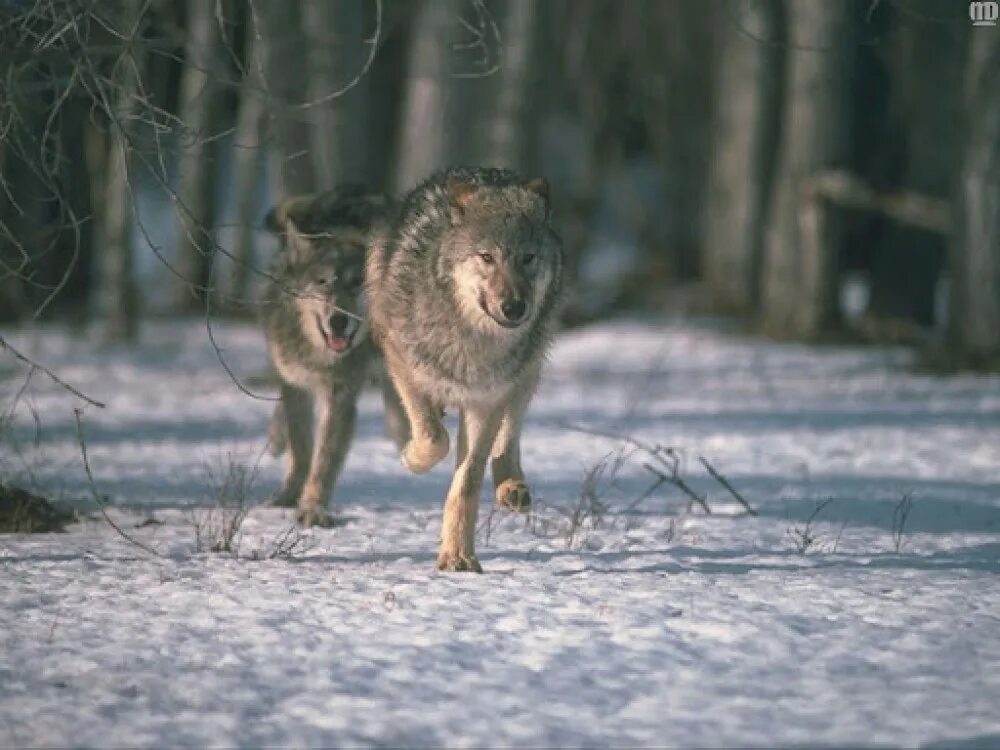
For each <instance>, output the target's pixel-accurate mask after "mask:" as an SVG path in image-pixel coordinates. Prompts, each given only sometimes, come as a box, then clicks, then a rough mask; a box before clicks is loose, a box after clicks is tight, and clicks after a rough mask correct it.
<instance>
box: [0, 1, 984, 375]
mask: <svg viewBox="0 0 1000 750" xmlns="http://www.w3.org/2000/svg"><path fill="white" fill-rule="evenodd" d="M989 5H990V4H985V3H984V4H980V3H972V4H971V6H977V7H978V6H983V7H982V8H980V9H979V11H975V9H972V10H973V11H974V12H981V13H988V12H989V8H988V7H986V6H989ZM971 6H970V3H967V2H963V1H962V0H628V1H627V2H620V1H617V0H423V1H421V0H186V2H185V1H184V0H0V178H2V179H0V187H2V189H0V323H3V324H6V325H11V324H16V323H23V322H27V321H31V320H35V319H43V320H45V319H49V320H53V321H64V322H65V323H66V324H67V325H73V326H82V325H84V324H86V325H94V326H98V327H99V330H100V331H101V332H102V335H103V336H104V337H105V338H106V339H108V340H109V341H119V342H121V341H126V342H127V341H134V340H136V338H137V337H139V336H140V334H141V321H142V319H143V318H144V317H148V316H154V315H155V316H167V315H181V314H205V311H206V305H207V306H208V309H209V310H210V311H211V313H212V314H220V315H222V314H227V315H246V314H248V313H249V312H252V310H253V307H254V304H253V300H254V297H255V294H256V289H257V287H258V286H259V281H260V280H261V278H262V276H263V275H264V274H265V273H266V269H267V267H268V265H269V263H270V261H271V255H272V253H273V252H274V247H275V245H274V240H273V238H270V237H268V236H267V235H266V233H264V232H263V231H262V230H261V219H262V216H263V215H264V213H265V212H266V210H267V209H268V207H269V206H270V205H272V204H273V203H274V202H275V201H277V200H278V199H280V197H282V196H285V195H288V194H293V193H302V192H310V191H314V190H322V189H325V188H328V187H332V186H333V185H334V184H336V183H338V182H343V181H352V182H361V183H365V184H366V185H368V186H370V187H372V188H376V189H382V190H385V191H386V192H388V193H391V194H394V195H400V194H402V193H403V192H405V191H406V190H408V189H409V188H411V187H413V186H414V185H416V184H417V183H418V182H420V181H421V180H422V179H423V178H424V177H426V176H427V175H428V174H429V173H430V172H431V171H433V170H434V169H436V168H439V167H443V166H446V165H450V164H458V163H475V164H483V165H498V166H510V167H514V168H516V169H518V170H519V171H521V172H522V173H523V174H524V175H525V176H534V175H545V176H547V177H548V178H549V180H550V181H551V183H552V189H553V201H554V209H555V216H556V221H557V224H558V226H559V228H560V230H561V232H562V234H563V236H564V239H565V241H566V248H567V253H568V257H569V260H570V266H571V268H572V270H573V274H574V285H573V288H574V294H573V296H572V302H571V304H570V307H569V309H568V311H567V317H568V318H569V320H570V321H571V322H572V321H584V320H590V319H595V318H599V317H602V316H606V315H609V314H612V313H614V312H616V311H619V310H621V309H623V308H627V309H640V310H654V311H673V312H678V311H679V312H684V313H696V314H701V313H713V314H725V315H729V316H734V317H736V318H738V319H740V320H742V321H745V322H746V324H747V327H748V328H749V329H752V330H755V331H759V332H762V333H765V334H767V335H772V336H776V337H781V338H794V339H803V340H815V339H819V338H824V337H830V336H850V337H854V338H865V339H870V340H875V341H891V342H904V343H912V344H918V345H920V346H921V347H922V348H923V349H925V350H926V349H928V348H932V349H933V350H934V351H936V352H938V356H939V358H940V359H941V361H943V362H946V363H948V364H950V365H953V366H996V365H997V363H998V362H1000V82H998V80H997V77H998V73H1000V29H998V28H991V27H984V28H978V27H974V26H973V23H972V20H971V19H970V9H971ZM983 8H985V10H984V9H983ZM973 14H974V13H973Z"/></svg>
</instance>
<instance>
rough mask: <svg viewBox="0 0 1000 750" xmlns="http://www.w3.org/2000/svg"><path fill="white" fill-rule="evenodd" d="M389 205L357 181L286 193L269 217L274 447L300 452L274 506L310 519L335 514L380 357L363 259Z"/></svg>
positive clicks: (266, 314)
mask: <svg viewBox="0 0 1000 750" xmlns="http://www.w3.org/2000/svg"><path fill="white" fill-rule="evenodd" d="M387 205H388V202H387V200H386V199H385V197H384V196H381V195H376V194H370V193H366V192H365V191H364V190H362V189H361V188H359V187H357V186H349V185H348V186H342V187H340V188H337V189H336V190H331V191H329V192H326V193H322V194H318V195H305V196H296V197H294V198H289V199H286V200H285V201H283V202H282V203H281V204H279V205H278V206H276V207H275V208H273V209H272V210H271V212H270V213H269V214H268V216H267V219H266V220H265V222H266V225H267V226H268V228H269V229H271V230H272V231H274V232H275V233H277V234H278V235H279V237H280V238H281V245H282V252H281V254H280V256H279V259H278V262H277V264H276V267H275V270H274V276H273V279H272V282H271V284H270V286H269V289H268V291H267V296H266V299H265V302H264V305H263V307H262V323H263V325H264V330H265V333H266V335H267V343H268V352H269V354H270V356H271V361H272V363H273V364H274V368H275V370H276V371H277V373H278V376H279V377H280V379H281V401H280V402H279V403H278V405H277V407H276V408H275V411H274V417H273V418H272V420H271V447H272V450H273V451H274V453H275V455H279V454H280V453H282V452H284V450H285V449H286V448H288V449H290V454H291V455H290V457H289V461H288V469H287V472H286V475H285V483H284V486H283V487H282V490H281V492H280V493H279V495H278V497H277V499H276V500H275V504H277V505H286V506H297V507H298V518H299V520H300V522H301V523H302V524H303V525H306V526H308V525H311V524H319V523H323V522H325V521H326V520H327V518H326V513H325V508H326V505H327V502H328V500H329V497H330V494H331V492H332V490H333V485H334V483H335V482H336V480H337V476H338V475H339V474H340V470H341V468H342V467H343V464H344V460H345V458H346V457H347V452H348V450H349V448H350V445H351V440H352V438H353V435H354V423H355V418H356V413H357V399H358V395H359V393H360V391H361V389H362V387H363V386H364V383H365V380H366V377H367V373H368V370H369V366H370V364H371V362H372V360H373V358H374V356H375V348H374V346H373V345H372V343H371V340H370V337H369V335H368V326H367V323H366V322H365V309H364V308H365V304H364V287H363V281H364V263H365V253H366V250H367V245H368V240H369V232H370V229H371V227H372V224H373V222H375V221H376V220H377V218H378V217H379V216H380V215H382V214H383V213H384V212H385V211H386V209H387ZM314 412H315V417H316V419H315V425H313V416H314ZM399 440H400V441H401V440H403V438H399Z"/></svg>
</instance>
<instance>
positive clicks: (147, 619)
mask: <svg viewBox="0 0 1000 750" xmlns="http://www.w3.org/2000/svg"><path fill="white" fill-rule="evenodd" d="M6 335H7V336H8V338H9V339H10V341H11V342H12V343H13V344H14V345H16V346H18V347H20V348H22V349H23V350H24V351H26V352H28V353H30V354H31V355H32V356H34V357H36V358H37V359H38V360H39V361H42V362H44V363H46V364H47V365H49V366H51V367H52V368H53V369H55V370H56V371H57V372H58V373H59V374H60V375H61V376H62V377H63V378H65V379H66V380H68V381H69V382H71V383H73V384H74V385H76V386H77V387H79V388H81V389H82V390H83V391H85V392H86V393H87V394H88V395H90V396H92V397H94V398H96V399H100V400H103V401H106V402H107V408H106V409H103V410H98V409H94V408H92V407H88V408H86V409H85V411H84V415H83V426H84V430H85V435H86V444H87V448H88V452H89V458H90V462H91V465H92V469H93V474H94V480H95V485H96V489H97V490H98V491H99V492H100V493H102V494H106V495H108V496H109V498H110V501H111V503H113V505H114V508H113V509H112V510H111V513H112V517H113V519H114V520H115V521H116V522H117V523H118V524H119V525H120V526H121V527H122V528H123V529H124V530H126V531H127V532H128V533H130V534H132V535H134V536H135V537H136V538H137V539H138V540H140V541H141V542H142V543H143V544H146V545H148V546H150V547H151V548H153V549H155V550H156V551H158V553H159V554H160V556H153V555H150V554H147V553H146V552H144V551H143V550H142V549H140V548H139V547H137V546H136V545H133V544H130V543H129V542H127V541H125V540H123V539H122V538H121V537H119V536H118V535H117V534H116V532H115V531H114V530H113V529H112V528H111V527H110V525H109V524H108V523H107V522H105V521H104V520H102V519H101V518H100V516H99V515H97V514H96V513H93V511H94V505H93V503H92V502H91V501H88V497H89V496H90V492H91V489H90V487H89V485H88V482H87V479H86V476H85V473H84V471H83V467H82V463H81V457H80V450H79V445H78V443H77V438H76V432H75V425H74V419H73V407H74V406H78V405H79V402H77V401H75V400H74V399H73V398H72V397H71V396H69V395H68V394H66V393H65V392H64V391H62V390H61V389H59V388H58V387H56V386H54V385H52V384H51V383H49V382H47V381H46V380H45V378H44V377H43V376H42V375H41V374H36V375H35V376H34V378H33V379H32V383H31V386H30V388H29V390H28V391H27V393H26V394H25V396H24V398H23V399H22V401H21V404H20V406H19V407H18V410H17V412H16V414H15V418H14V424H13V429H12V430H11V431H10V434H9V435H8V439H7V441H6V442H5V443H3V447H2V453H0V470H2V472H3V474H4V475H5V476H7V477H10V476H11V475H14V476H15V478H16V479H18V480H19V481H20V482H21V483H22V484H25V485H29V486H30V485H32V484H34V486H35V487H37V488H40V489H41V490H43V491H44V493H45V494H46V495H48V496H50V497H56V498H61V499H64V500H66V501H68V502H73V503H74V504H76V505H77V506H78V507H81V508H84V509H85V510H86V511H87V512H88V513H90V514H91V517H90V518H89V519H88V520H84V521H83V522H81V523H79V524H76V525H74V526H72V527H71V528H70V530H69V532H68V533H65V534H53V535H41V536H4V537H0V601H2V603H3V604H2V607H0V746H2V747H10V746H48V747H52V746H101V747H107V746H130V747H135V746H147V747H152V746H157V747H158V746H165V745H170V746H178V745H196V746H208V745H214V746H220V745H225V746H262V745H270V746H292V745H296V746H306V745H309V746H317V745H323V746H331V745H338V746H344V745H366V746H399V745H403V746H444V745H447V746H457V747H486V746H489V747H499V746H531V747H542V746H554V745H577V746H578V745H601V746H619V747H620V746H651V745H657V746H713V747H718V746H734V745H736V746H760V747H777V746H809V745H838V746H843V745H853V746H872V745H888V746H899V745H905V746H944V747H1000V575H998V573H1000V379H998V378H995V377H994V378H989V377H973V376H963V377H957V378H947V379H939V378H931V377H924V376H920V375H915V374H912V373H911V372H909V371H907V370H906V368H905V365H906V356H905V355H904V354H903V353H901V352H899V351H893V350H890V351H885V350H877V349H864V350H862V349H851V348H841V347H825V348H820V349H816V348H807V347H802V346H795V345H780V344H771V343H762V342H759V341H752V340H748V339H742V338H739V337H735V336H730V335H727V334H725V333H723V332H721V331H720V330H719V329H718V328H713V327H710V326H707V325H699V324H696V323H691V322H688V323H671V322H663V321H659V322H635V321H633V322H618V323H610V324H604V325H600V326H595V327H592V328H588V329H584V330H580V331H576V332H572V333H569V334H566V335H564V336H563V337H561V338H560V340H559V342H558V345H557V346H556V347H555V350H554V352H553V355H552V358H551V364H550V367H549V368H548V370H547V373H546V377H545V380H544V384H543V386H542V388H541V391H540V393H539V394H538V397H537V398H536V400H535V402H534V404H533V406H532V409H531V411H530V412H529V419H528V423H527V427H526V434H525V445H524V449H525V463H526V467H527V469H528V470H529V472H530V477H529V478H530V479H532V484H533V487H534V494H535V498H536V511H535V513H534V515H533V516H532V517H530V518H527V519H526V518H525V517H523V516H513V515H508V514H500V513H492V514H491V513H489V512H488V509H489V507H490V506H489V505H488V504H486V503H484V506H483V509H484V512H483V514H482V515H481V520H482V529H481V533H480V537H479V542H478V544H479V552H480V559H481V560H482V562H483V565H484V567H485V569H486V573H485V574H484V575H481V576H476V575H472V574H440V573H437V572H436V571H435V570H434V569H433V562H434V555H435V549H436V541H437V540H436V537H437V530H438V523H439V507H440V504H441V499H442V498H443V494H444V490H445V487H446V485H447V481H448V469H447V467H440V468H438V469H436V470H434V471H433V472H432V473H431V474H429V475H427V476H424V477H412V476H409V475H408V474H407V473H406V472H405V470H404V469H403V468H402V467H401V466H400V465H399V461H398V458H397V456H396V455H395V454H394V452H393V450H392V447H391V445H390V443H389V441H388V440H387V439H386V438H385V437H384V436H383V431H382V426H381V414H380V407H379V403H378V400H377V398H376V396H375V395H374V394H370V395H366V396H365V398H364V400H363V403H362V416H361V420H360V425H359V433H358V437H357V440H356V442H355V446H354V450H353V453H352V455H351V457H350V460H349V463H348V466H347V469H346V471H345V473H344V476H343V478H342V481H341V483H340V486H339V487H338V490H337V494H336V497H335V504H336V506H337V507H338V508H339V509H340V512H341V515H342V517H343V518H344V519H345V523H344V525H342V526H339V527H337V528H335V529H328V530H327V529H321V530H313V531H310V532H308V533H307V534H305V535H304V537H303V538H302V539H301V540H298V541H299V542H300V544H299V545H298V546H297V548H296V549H294V550H292V554H291V556H289V557H276V558H272V559H255V558H262V557H264V558H266V557H267V556H268V554H269V553H270V552H272V551H273V550H274V548H275V544H276V540H278V539H279V538H280V536H281V535H282V534H283V533H284V531H285V530H287V529H288V528H289V524H290V520H291V519H290V514H289V512H287V511H283V510H279V509H274V508H269V507H267V506H266V501H267V498H268V496H269V495H270V494H272V493H273V492H275V491H276V490H277V488H278V483H279V479H280V475H281V466H280V464H279V463H278V462H277V461H275V460H273V459H271V458H270V457H268V456H263V457H262V452H263V444H264V434H265V428H266V423H267V419H268V415H269V411H270V408H271V404H270V403H269V402H267V401H261V400H254V399H252V398H250V397H248V396H246V395H244V394H243V393H241V392H240V391H239V390H238V389H237V388H236V387H235V386H234V385H233V383H232V381H231V380H230V379H229V377H228V376H227V374H226V373H225V371H224V370H223V368H222V367H221V366H220V365H219V363H218V360H217V358H216V355H215V352H214V351H213V349H212V347H211V346H210V344H209V342H208V338H207V336H206V332H205V329H204V326H203V324H200V323H198V322H191V323H188V324H184V325H168V324H150V325H149V326H148V327H147V329H146V331H145V342H144V345H143V346H142V347H141V348H140V349H138V350H136V351H127V350H119V349H108V348H99V347H95V345H93V344H92V343H90V341H89V340H88V339H87V338H86V337H85V336H82V335H70V334H66V333H56V332H51V331H41V332H36V333H34V334H27V333H17V332H10V333H8V334H6ZM216 335H217V338H218V340H219V343H220V345H221V346H222V348H223V349H224V354H225V357H226V360H227V362H228V363H229V364H230V366H231V367H232V369H233V370H234V371H235V372H236V373H237V374H238V375H239V376H240V377H241V378H245V379H248V381H249V382H250V383H251V387H253V388H255V389H259V390H260V391H261V392H262V393H264V394H265V395H270V394H273V389H271V388H269V387H268V386H266V385H261V384H260V382H259V381H260V378H259V376H260V374H261V373H263V371H264V360H263V346H262V341H261V339H260V336H259V335H258V333H257V332H256V331H255V330H253V329H252V328H249V327H245V326H239V325H233V324H225V325H223V324H219V325H218V326H217V330H216ZM22 381H23V370H17V369H16V368H15V367H14V366H13V362H12V361H11V360H9V359H4V360H0V398H2V399H4V400H6V401H8V403H9V399H10V397H11V396H12V395H13V394H14V392H15V391H16V390H17V389H18V388H19V387H20V385H21V383H22ZM32 413H35V414H37V417H38V422H37V423H36V421H35V419H34V418H33V416H32ZM39 425H40V426H39ZM575 427H582V428H585V429H587V430H591V431H597V432H606V433H617V434H627V435H630V436H633V437H635V438H639V439H642V440H646V441H650V442H654V443H662V444H664V445H669V446H673V447H675V448H676V449H677V450H678V451H679V452H680V455H681V456H682V458H683V461H682V464H681V467H680V476H681V477H682V478H683V479H684V480H685V481H686V482H688V483H689V484H690V486H691V487H693V488H694V490H695V491H697V492H699V493H707V498H708V503H709V505H710V507H711V508H712V509H713V511H714V512H713V514H712V515H710V516H707V515H705V514H704V513H702V512H701V511H700V510H698V509H697V508H695V509H694V510H689V509H688V503H687V500H686V499H685V498H684V496H683V495H682V493H681V492H680V490H678V489H677V488H676V487H673V486H669V485H666V486H663V487H661V488H659V489H658V490H657V491H656V492H655V493H653V494H652V495H651V496H650V497H649V498H647V499H646V500H644V501H643V502H641V503H639V504H638V505H637V506H636V507H635V508H634V509H632V510H631V511H628V512H626V509H627V508H628V507H629V506H630V505H632V504H633V501H634V500H635V499H636V498H637V497H638V496H639V495H640V494H641V493H642V491H643V490H644V489H645V488H646V487H647V486H648V485H649V483H650V480H651V478H652V477H651V475H650V474H649V473H648V472H647V471H646V470H645V469H644V468H643V466H642V463H643V461H644V460H645V457H644V456H642V455H641V454H634V455H632V456H631V457H630V459H629V460H628V461H627V462H626V463H624V464H623V465H622V466H620V467H618V471H617V472H616V471H615V468H616V467H615V465H614V463H613V460H612V462H610V463H607V464H606V470H605V473H604V474H603V475H602V477H603V478H602V479H601V481H599V482H598V483H597V488H596V494H597V495H598V496H599V503H600V504H603V505H605V506H607V507H606V508H604V509H603V510H601V509H597V512H596V513H595V514H586V513H585V514H584V515H585V516H586V517H585V518H584V520H583V522H582V523H581V524H579V527H578V528H575V529H573V528H572V527H573V521H572V518H573V512H574V509H577V508H581V509H582V510H587V509H588V506H587V505H586V504H584V505H583V506H581V504H580V496H581V485H582V482H583V479H584V476H585V474H586V472H587V471H588V470H589V469H591V468H592V467H594V466H595V465H597V464H598V463H599V462H601V460H602V459H604V458H605V457H607V456H608V455H609V454H612V459H613V458H614V453H615V452H616V451H618V450H619V449H620V448H621V441H618V440H615V439H612V438H608V437H601V436H597V435H594V434H589V433H587V432H584V431H581V430H579V429H575ZM699 456H705V457H706V458H708V459H709V460H710V461H711V462H712V464H713V465H714V466H716V467H717V468H718V469H719V470H720V471H721V472H722V473H723V474H724V475H725V476H726V477H727V478H728V479H729V480H730V481H731V482H732V483H733V484H734V485H735V487H736V488H737V490H738V491H740V492H741V493H742V494H743V495H744V496H745V497H746V498H747V499H748V500H749V501H750V502H751V503H752V504H753V506H754V507H755V508H757V509H758V511H759V515H758V516H756V517H752V516H749V515H746V514H744V513H742V511H741V508H740V506H739V505H738V504H737V503H736V502H734V500H733V499H732V498H731V497H730V496H729V495H728V494H727V492H726V491H725V490H724V489H723V488H722V487H721V486H720V485H719V484H718V483H716V482H715V481H714V480H712V478H711V477H709V476H708V475H707V474H706V473H705V470H704V469H703V467H702V465H701V464H700V463H699V461H698V457H699ZM230 462H235V463H236V464H242V465H245V466H248V467H251V473H252V467H254V466H257V467H258V469H259V471H258V472H257V474H256V477H255V481H254V482H253V483H252V486H251V487H250V491H249V498H250V502H252V503H253V504H254V505H255V507H254V508H253V509H252V510H251V512H250V515H249V517H248V518H247V520H246V521H245V522H244V525H243V528H242V532H243V534H242V538H241V539H240V540H239V555H238V556H234V555H232V554H213V553H206V552H198V551H197V549H196V547H195V533H194V530H193V523H194V521H196V520H200V521H201V522H204V521H205V519H206V517H207V514H208V510H207V509H208V508H210V507H211V506H212V503H213V500H212V499H211V498H212V486H213V482H214V483H217V482H218V480H219V477H220V475H224V474H225V473H226V470H227V467H228V466H229V464H230ZM907 495H908V496H910V497H911V498H912V510H911V512H910V513H909V515H908V516H907V517H906V519H905V523H904V524H903V529H902V532H901V533H898V528H899V523H898V518H899V515H900V514H899V513H898V512H896V513H895V516H896V519H897V522H896V523H895V524H894V511H897V508H899V507H901V506H900V505H899V504H900V501H901V499H902V498H903V497H904V496H907ZM828 499H829V502H828V503H826V504H825V505H823V506H822V507H820V506H821V504H822V503H824V502H825V501H827V500H828ZM817 508H819V510H818V512H817ZM813 514H815V516H814V518H813V519H812V521H811V522H810V521H809V519H810V516H811V515H813ZM595 515H596V517H595ZM894 525H895V528H896V530H897V533H896V534H894V533H893V529H894ZM571 532H573V533H572V534H571ZM803 540H807V541H808V543H807V541H803ZM803 547H805V549H804V550H802V549H801V548H803Z"/></svg>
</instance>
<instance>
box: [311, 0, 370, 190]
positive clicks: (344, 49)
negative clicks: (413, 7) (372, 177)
mask: <svg viewBox="0 0 1000 750" xmlns="http://www.w3.org/2000/svg"><path fill="white" fill-rule="evenodd" d="M302 22H303V35H304V37H305V39H306V44H307V49H308V65H307V70H308V71H309V76H308V77H309V86H308V98H309V101H310V102H314V105H313V106H312V107H311V108H310V109H309V113H310V116H311V120H312V144H313V154H314V157H315V159H316V174H317V180H318V186H319V187H323V188H330V187H333V186H334V185H335V184H336V183H339V182H360V183H365V182H367V180H368V177H369V174H368V172H367V167H368V160H367V155H366V149H367V145H368V144H367V139H366V133H367V120H368V90H369V83H368V77H367V75H366V76H364V77H362V78H360V79H359V80H357V81H354V79H355V78H356V77H357V76H358V75H360V73H361V71H362V70H363V69H364V66H365V62H366V60H367V59H368V56H369V54H370V46H369V45H368V44H365V36H366V34H365V8H364V4H363V3H359V2H356V0H302ZM345 89H346V90H345ZM338 92H341V93H338ZM333 94H337V96H335V97H333V98H330V97H331V96H332V95H333Z"/></svg>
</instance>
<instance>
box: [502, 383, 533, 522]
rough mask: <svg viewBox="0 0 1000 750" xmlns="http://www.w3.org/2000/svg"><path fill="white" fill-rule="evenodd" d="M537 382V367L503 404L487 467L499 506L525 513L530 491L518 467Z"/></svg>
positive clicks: (529, 504) (529, 501)
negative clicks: (489, 470)
mask: <svg viewBox="0 0 1000 750" xmlns="http://www.w3.org/2000/svg"><path fill="white" fill-rule="evenodd" d="M537 384H538V371H537V370H536V371H535V372H533V373H532V374H531V375H530V376H529V377H528V378H525V379H524V380H522V381H521V382H520V383H519V384H518V385H517V387H516V388H514V389H513V391H512V392H511V395H510V399H509V400H508V401H507V403H506V404H505V405H504V410H503V417H502V418H501V421H500V429H499V431H498V432H497V436H496V440H495V441H494V442H493V451H492V454H491V455H492V462H491V465H490V469H491V471H492V474H493V487H494V489H495V491H496V503H497V505H498V506H500V507H501V508H504V509H506V510H512V511H515V512H517V513H524V512H525V511H527V510H528V509H529V508H530V507H531V492H529V490H528V485H527V484H526V483H525V481H524V470H523V469H522V468H521V424H522V422H523V421H524V413H525V411H526V410H527V408H528V404H529V403H530V402H531V397H532V396H533V395H534V392H535V386H536V385H537Z"/></svg>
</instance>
